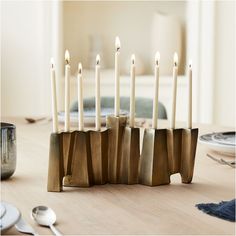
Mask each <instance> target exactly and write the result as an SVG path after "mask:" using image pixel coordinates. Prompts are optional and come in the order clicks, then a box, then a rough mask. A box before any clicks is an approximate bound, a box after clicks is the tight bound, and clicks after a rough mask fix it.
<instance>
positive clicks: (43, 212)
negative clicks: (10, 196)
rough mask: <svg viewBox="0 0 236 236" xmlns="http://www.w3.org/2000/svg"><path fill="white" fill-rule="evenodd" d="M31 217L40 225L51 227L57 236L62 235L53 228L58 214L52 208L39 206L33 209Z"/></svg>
mask: <svg viewBox="0 0 236 236" xmlns="http://www.w3.org/2000/svg"><path fill="white" fill-rule="evenodd" d="M31 216H32V218H33V219H34V220H35V221H36V222H37V223H38V224H39V225H42V226H47V227H50V228H51V230H52V231H53V233H54V234H55V235H58V236H61V235H62V234H61V233H60V232H59V231H58V230H57V229H56V228H55V227H54V226H53V224H54V223H55V222H56V214H55V212H54V211H53V210H52V209H51V208H49V207H46V206H37V207H35V208H33V210H32V212H31Z"/></svg>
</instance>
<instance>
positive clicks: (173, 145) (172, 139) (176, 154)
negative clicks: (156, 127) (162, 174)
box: [167, 129, 183, 175]
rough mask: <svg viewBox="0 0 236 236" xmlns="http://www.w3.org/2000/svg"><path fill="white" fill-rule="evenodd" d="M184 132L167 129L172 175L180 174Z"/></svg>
mask: <svg viewBox="0 0 236 236" xmlns="http://www.w3.org/2000/svg"><path fill="white" fill-rule="evenodd" d="M182 130H183V129H167V152H168V162H169V170H170V174H171V175H172V174H175V173H179V172H180V162H181V148H182Z"/></svg>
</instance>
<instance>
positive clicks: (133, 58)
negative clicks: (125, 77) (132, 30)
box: [131, 54, 135, 65]
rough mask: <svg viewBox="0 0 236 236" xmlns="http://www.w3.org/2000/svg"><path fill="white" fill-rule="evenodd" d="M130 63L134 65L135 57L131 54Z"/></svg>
mask: <svg viewBox="0 0 236 236" xmlns="http://www.w3.org/2000/svg"><path fill="white" fill-rule="evenodd" d="M131 63H132V64H133V65H134V64H135V55H134V54H132V56H131Z"/></svg>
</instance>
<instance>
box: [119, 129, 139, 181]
mask: <svg viewBox="0 0 236 236" xmlns="http://www.w3.org/2000/svg"><path fill="white" fill-rule="evenodd" d="M139 133H140V132H139V128H132V127H128V126H127V127H125V130H124V137H123V144H122V154H121V166H120V179H119V182H120V183H122V184H137V183H138V169H139V160H140V149H139V144H140V142H139V139H140V138H139V136H140V135H139Z"/></svg>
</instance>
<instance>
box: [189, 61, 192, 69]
mask: <svg viewBox="0 0 236 236" xmlns="http://www.w3.org/2000/svg"><path fill="white" fill-rule="evenodd" d="M188 66H189V68H192V60H189V63H188Z"/></svg>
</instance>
